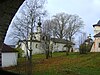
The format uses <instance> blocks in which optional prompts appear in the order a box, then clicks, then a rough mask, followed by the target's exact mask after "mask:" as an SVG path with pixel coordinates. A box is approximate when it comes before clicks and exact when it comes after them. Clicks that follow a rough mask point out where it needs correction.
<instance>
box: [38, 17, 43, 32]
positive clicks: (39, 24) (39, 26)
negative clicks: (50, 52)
mask: <svg viewBox="0 0 100 75" xmlns="http://www.w3.org/2000/svg"><path fill="white" fill-rule="evenodd" d="M41 24H42V23H41V17H39V21H38V26H37V32H39V33H41Z"/></svg>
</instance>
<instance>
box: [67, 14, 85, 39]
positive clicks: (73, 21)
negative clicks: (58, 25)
mask: <svg viewBox="0 0 100 75" xmlns="http://www.w3.org/2000/svg"><path fill="white" fill-rule="evenodd" d="M83 26H84V24H83V21H82V20H81V18H80V17H79V16H78V15H70V19H69V21H68V29H67V37H68V39H69V40H70V41H72V37H73V35H74V34H76V33H77V32H79V31H80V29H81V28H82V27H83Z"/></svg>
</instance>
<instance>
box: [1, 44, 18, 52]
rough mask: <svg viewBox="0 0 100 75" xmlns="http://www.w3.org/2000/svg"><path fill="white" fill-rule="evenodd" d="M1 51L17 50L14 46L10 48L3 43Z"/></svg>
mask: <svg viewBox="0 0 100 75" xmlns="http://www.w3.org/2000/svg"><path fill="white" fill-rule="evenodd" d="M1 52H17V51H16V50H15V49H14V48H11V47H10V46H9V45H6V44H3V47H2V51H1Z"/></svg>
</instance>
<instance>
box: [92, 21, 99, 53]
mask: <svg viewBox="0 0 100 75" xmlns="http://www.w3.org/2000/svg"><path fill="white" fill-rule="evenodd" d="M93 28H94V43H93V46H92V49H91V52H100V20H99V21H98V23H97V24H94V25H93Z"/></svg>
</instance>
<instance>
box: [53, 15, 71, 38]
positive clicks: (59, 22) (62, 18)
mask: <svg viewBox="0 0 100 75" xmlns="http://www.w3.org/2000/svg"><path fill="white" fill-rule="evenodd" d="M69 19H70V15H68V14H66V13H59V14H56V15H54V16H53V19H52V20H51V23H52V25H53V31H54V32H53V33H54V34H55V36H56V37H57V38H61V39H62V38H64V37H65V36H66V34H67V28H68V25H67V23H68V21H69Z"/></svg>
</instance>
